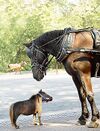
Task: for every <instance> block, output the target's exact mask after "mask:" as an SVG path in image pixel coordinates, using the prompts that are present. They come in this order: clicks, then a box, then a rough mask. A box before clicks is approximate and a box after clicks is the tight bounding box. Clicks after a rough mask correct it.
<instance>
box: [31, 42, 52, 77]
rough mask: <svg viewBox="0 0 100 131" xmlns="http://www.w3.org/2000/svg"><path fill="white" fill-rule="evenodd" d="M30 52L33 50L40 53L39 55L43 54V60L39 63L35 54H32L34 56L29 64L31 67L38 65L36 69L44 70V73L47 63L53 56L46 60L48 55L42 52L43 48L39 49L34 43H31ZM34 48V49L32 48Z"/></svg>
mask: <svg viewBox="0 0 100 131" xmlns="http://www.w3.org/2000/svg"><path fill="white" fill-rule="evenodd" d="M31 48H32V53H33V52H34V51H35V52H36V53H40V54H41V56H44V58H45V59H44V60H43V62H42V63H41V64H40V63H39V61H38V60H37V57H36V56H35V54H34V53H33V54H34V57H35V61H34V62H33V63H32V64H31V68H33V67H38V70H39V71H40V72H44V74H45V75H46V70H47V68H48V65H49V64H50V62H51V60H52V59H53V57H54V56H52V57H51V59H50V60H49V61H48V57H49V55H46V54H45V53H44V50H43V49H40V47H38V46H37V45H35V44H32V47H31ZM33 48H34V49H33Z"/></svg>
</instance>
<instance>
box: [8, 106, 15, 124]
mask: <svg viewBox="0 0 100 131" xmlns="http://www.w3.org/2000/svg"><path fill="white" fill-rule="evenodd" d="M13 108H14V104H12V105H11V106H10V111H9V115H10V121H11V124H12V125H13V123H14V109H13Z"/></svg>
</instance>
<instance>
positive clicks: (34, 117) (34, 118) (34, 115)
mask: <svg viewBox="0 0 100 131" xmlns="http://www.w3.org/2000/svg"><path fill="white" fill-rule="evenodd" d="M33 123H34V125H37V123H36V114H33Z"/></svg>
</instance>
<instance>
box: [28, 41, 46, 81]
mask: <svg viewBox="0 0 100 131" xmlns="http://www.w3.org/2000/svg"><path fill="white" fill-rule="evenodd" d="M26 47H27V48H26V52H27V55H28V57H29V58H30V59H31V65H32V73H33V77H34V78H35V79H36V80H37V81H40V80H41V79H43V77H44V75H45V73H46V66H47V65H46V64H47V61H48V55H47V53H46V52H44V51H43V50H42V49H40V48H39V47H38V46H36V45H35V44H33V43H32V45H31V46H30V47H29V46H27V45H26Z"/></svg>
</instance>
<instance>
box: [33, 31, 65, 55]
mask: <svg viewBox="0 0 100 131" xmlns="http://www.w3.org/2000/svg"><path fill="white" fill-rule="evenodd" d="M63 34H64V31H63V30H55V31H51V32H47V33H45V34H43V35H42V36H40V37H39V38H38V39H36V40H35V42H36V43H37V45H38V46H40V47H42V48H43V49H44V50H45V51H46V52H48V53H49V54H52V55H54V56H56V55H57V53H58V49H59V46H60V45H59V44H60V40H61V37H62V35H63Z"/></svg>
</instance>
